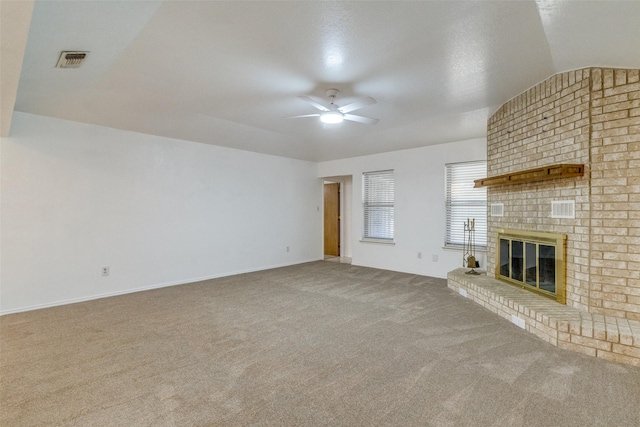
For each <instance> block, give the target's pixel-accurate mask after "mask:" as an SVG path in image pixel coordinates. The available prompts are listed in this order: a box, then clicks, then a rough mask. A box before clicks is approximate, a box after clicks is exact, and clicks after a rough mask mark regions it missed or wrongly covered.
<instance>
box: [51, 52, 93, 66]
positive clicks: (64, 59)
mask: <svg viewBox="0 0 640 427" xmlns="http://www.w3.org/2000/svg"><path fill="white" fill-rule="evenodd" d="M88 54H89V52H79V51H70V50H63V51H62V52H60V59H58V64H56V68H79V67H80V66H81V65H82V63H83V62H84V59H85V58H86V57H87V55H88Z"/></svg>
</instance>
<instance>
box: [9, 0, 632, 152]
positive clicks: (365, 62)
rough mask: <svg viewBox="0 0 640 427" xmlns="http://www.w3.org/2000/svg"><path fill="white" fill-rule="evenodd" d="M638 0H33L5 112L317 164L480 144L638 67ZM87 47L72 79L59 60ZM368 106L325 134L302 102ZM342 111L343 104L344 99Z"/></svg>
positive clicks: (324, 127)
mask: <svg viewBox="0 0 640 427" xmlns="http://www.w3.org/2000/svg"><path fill="white" fill-rule="evenodd" d="M638 22H640V1H630V2H611V1H608V2H576V1H565V2H555V1H546V0H540V1H537V2H536V1H518V2H515V1H514V2H506V1H499V2H492V1H469V2H463V1H447V2H444V1H443V2H432V1H429V2H419V1H418V2H397V1H389V2H386V1H376V2H360V1H358V2H347V1H341V2H332V1H327V2H320V1H315V2H271V1H256V2H245V1H232V2H217V1H216V2H213V1H211V2H209V1H195V2H189V1H164V2H162V1H160V2H152V1H145V2H142V1H123V2H120V1H108V2H102V1H65V2H58V1H36V2H35V6H34V8H33V15H32V18H31V25H30V29H29V38H28V41H27V45H26V50H25V54H24V62H23V66H22V75H21V77H20V81H19V86H18V92H17V99H16V104H15V109H16V110H17V111H24V112H29V113H34V114H41V115H46V116H52V117H58V118H62V119H68V120H75V121H79V122H85V123H92V124H97V125H102V126H109V127H114V128H118V129H126V130H130V131H135V132H142V133H148V134H154V135H161V136H167V137H172V138H179V139H185V140H191V141H198V142H203V143H209V144H215V145H221V146H228V147H234V148H239V149H243V150H250V151H256V152H260V153H267V154H275V155H280V156H287V157H292V158H298V159H306V160H313V161H322V160H330V159H337V158H345V157H352V156H359V155H366V154H372V153H379V152H385V151H392V150H398V149H405V148H413V147H420V146H425V145H431V144H438V143H443V142H449V141H456V140H464V139H470V138H478V137H484V136H485V135H486V121H487V119H488V117H489V116H490V115H491V114H492V113H493V112H494V111H495V110H496V109H497V108H498V107H499V106H500V105H501V104H503V103H504V102H506V101H507V100H509V99H510V98H512V97H513V96H515V95H517V94H519V93H521V92H522V91H524V90H526V89H528V88H529V87H531V86H533V85H535V84H536V83H538V82H540V81H542V80H544V79H545V78H547V77H549V76H550V75H552V74H555V73H558V72H562V71H567V70H570V69H575V68H582V67H587V66H613V67H621V68H639V67H640V51H639V50H638V46H639V45H640V25H638ZM62 50H87V51H90V52H91V53H90V54H89V56H88V58H87V60H86V63H85V64H84V65H83V66H82V67H81V68H79V69H67V70H64V69H57V68H54V66H55V64H56V62H57V59H58V56H59V54H60V51H62ZM332 87H335V88H338V89H339V90H340V94H339V97H338V101H340V98H341V97H342V98H351V97H358V96H371V97H373V98H375V99H376V100H377V101H378V103H377V104H376V105H372V106H369V107H366V108H363V109H362V110H358V111H356V112H355V113H357V114H362V115H364V116H369V117H375V118H378V119H380V122H379V123H378V124H376V125H373V126H369V125H363V124H359V123H351V122H344V123H342V124H339V125H323V124H321V123H320V122H319V121H318V120H317V118H304V119H287V118H286V117H288V116H292V115H298V114H311V113H314V112H316V110H314V108H313V107H311V106H310V105H308V104H306V103H304V102H303V101H301V100H300V99H299V98H297V95H314V96H318V97H324V96H325V91H326V89H328V88H332ZM338 103H339V102H338Z"/></svg>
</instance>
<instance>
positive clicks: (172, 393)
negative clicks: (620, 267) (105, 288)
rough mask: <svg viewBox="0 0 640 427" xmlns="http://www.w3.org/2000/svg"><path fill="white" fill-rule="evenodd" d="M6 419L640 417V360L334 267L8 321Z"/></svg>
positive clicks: (563, 422) (509, 421)
mask: <svg viewBox="0 0 640 427" xmlns="http://www.w3.org/2000/svg"><path fill="white" fill-rule="evenodd" d="M0 323H1V331H0V332H1V343H2V345H1V348H0V351H1V353H0V357H1V358H0V374H1V378H0V381H1V383H0V385H1V393H2V394H1V396H0V397H1V405H2V408H1V415H0V417H1V418H0V425H2V426H38V425H43V426H44V425H47V426H49V425H56V426H65V425H67V426H218V425H220V426H245V425H259V426H374V425H394V426H634V427H635V426H640V369H638V368H634V367H631V366H624V365H618V364H614V363H611V362H607V361H603V360H600V359H596V358H591V357H587V356H582V355H579V354H577V353H573V352H569V351H565V350H562V349H558V348H556V347H554V346H551V345H549V344H546V343H544V342H543V341H541V340H539V339H538V338H536V337H534V336H532V335H530V334H528V333H527V332H525V331H523V330H521V329H519V328H517V327H516V326H514V325H512V324H510V323H509V322H506V321H505V320H503V319H502V318H499V317H498V316H496V315H494V314H492V313H490V312H488V311H486V310H485V309H483V308H482V307H480V306H478V305H476V304H474V303H473V302H471V301H468V300H466V299H464V298H462V297H460V296H458V295H457V294H454V293H453V292H452V291H450V290H449V289H448V288H447V287H446V283H445V281H444V280H442V279H434V278H429V277H424V276H417V275H411V274H403V273H395V272H389V271H384V270H377V269H371V268H363V267H356V266H351V265H346V264H338V263H331V262H323V261H318V262H314V263H308V264H302V265H298V266H293V267H286V268H280V269H275V270H269V271H264V272H258V273H251V274H244V275H240V276H233V277H227V278H221V279H217V280H210V281H206V282H200V283H195V284H191V285H182V286H175V287H170V288H164V289H158V290H153V291H147V292H140V293H135V294H129V295H124V296H119V297H113V298H106V299H101V300H96V301H90V302H85V303H79V304H72V305H67V306H62V307H56V308H50V309H44V310H38V311H32V312H27V313H19V314H13V315H7V316H3V317H2V318H0Z"/></svg>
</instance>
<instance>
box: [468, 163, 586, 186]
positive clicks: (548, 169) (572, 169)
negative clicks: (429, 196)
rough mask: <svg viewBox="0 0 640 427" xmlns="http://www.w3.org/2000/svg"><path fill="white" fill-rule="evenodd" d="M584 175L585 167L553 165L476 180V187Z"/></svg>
mask: <svg viewBox="0 0 640 427" xmlns="http://www.w3.org/2000/svg"><path fill="white" fill-rule="evenodd" d="M583 175H584V165H575V164H572V165H567V164H561V165H551V166H543V167H540V168H535V169H527V170H524V171H519V172H512V173H507V174H504V175H498V176H492V177H488V178H482V179H476V180H475V181H474V182H475V183H476V184H475V186H474V187H489V186H492V185H513V184H524V183H526V182H537V181H546V180H547V179H557V178H572V177H576V176H583Z"/></svg>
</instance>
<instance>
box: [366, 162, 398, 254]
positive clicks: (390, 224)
mask: <svg viewBox="0 0 640 427" xmlns="http://www.w3.org/2000/svg"><path fill="white" fill-rule="evenodd" d="M372 177H374V178H379V179H380V180H381V181H380V182H379V183H378V185H377V186H375V185H374V184H373V183H371V182H370V179H371V178H372ZM389 177H391V180H390V183H389V179H388V178H389ZM385 179H386V182H384V181H385ZM389 184H390V190H389ZM372 186H374V187H378V189H380V188H382V190H383V191H385V193H384V194H382V193H377V194H371V192H372V191H374V190H375V188H372ZM389 193H390V194H389ZM372 196H375V197H372ZM376 211H377V213H378V215H374V213H376ZM384 212H386V215H385V214H384ZM385 216H386V222H387V223H386V224H382V225H380V224H378V225H377V226H376V224H372V223H371V222H372V221H375V220H376V219H377V220H378V221H380V220H381V219H382V220H385ZM376 217H377V218H376ZM362 225H363V226H362V239H361V240H360V241H361V242H369V243H383V244H394V243H395V172H394V169H386V170H379V171H371V172H363V173H362ZM374 228H381V230H380V231H382V233H372V229H374Z"/></svg>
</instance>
